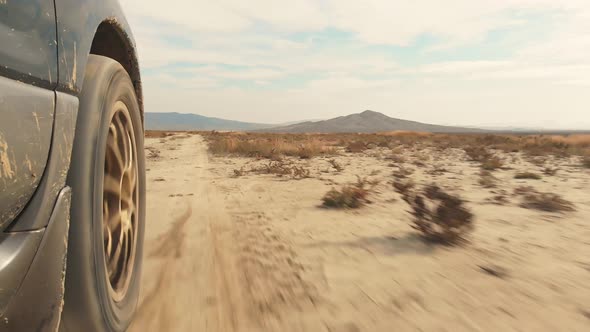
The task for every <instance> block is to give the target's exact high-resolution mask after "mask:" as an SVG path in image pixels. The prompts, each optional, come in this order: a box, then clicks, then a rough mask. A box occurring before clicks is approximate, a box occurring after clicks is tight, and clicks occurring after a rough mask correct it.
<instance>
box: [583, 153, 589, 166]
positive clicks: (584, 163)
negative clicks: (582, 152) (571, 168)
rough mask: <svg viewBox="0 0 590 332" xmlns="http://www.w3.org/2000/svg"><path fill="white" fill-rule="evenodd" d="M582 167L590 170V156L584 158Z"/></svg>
mask: <svg viewBox="0 0 590 332" xmlns="http://www.w3.org/2000/svg"><path fill="white" fill-rule="evenodd" d="M582 166H584V167H586V168H590V156H586V157H584V158H582Z"/></svg>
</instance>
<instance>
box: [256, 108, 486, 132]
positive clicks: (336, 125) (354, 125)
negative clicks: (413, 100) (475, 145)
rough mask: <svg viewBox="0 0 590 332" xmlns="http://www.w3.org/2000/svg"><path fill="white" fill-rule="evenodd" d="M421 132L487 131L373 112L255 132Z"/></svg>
mask: <svg viewBox="0 0 590 332" xmlns="http://www.w3.org/2000/svg"><path fill="white" fill-rule="evenodd" d="M398 130H402V131H422V132H433V133H481V132H487V130H483V129H477V128H462V127H449V126H439V125H432V124H427V123H421V122H415V121H409V120H401V119H396V118H391V117H388V116H387V115H385V114H382V113H379V112H373V111H364V112H362V113H357V114H350V115H346V116H339V117H337V118H333V119H329V120H323V121H307V122H301V123H296V124H292V125H288V126H280V127H272V128H263V129H260V130H257V131H264V132H276V133H374V132H383V131H398Z"/></svg>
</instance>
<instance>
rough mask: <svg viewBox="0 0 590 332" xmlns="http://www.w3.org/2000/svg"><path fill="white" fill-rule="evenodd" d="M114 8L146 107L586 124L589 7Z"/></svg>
mask: <svg viewBox="0 0 590 332" xmlns="http://www.w3.org/2000/svg"><path fill="white" fill-rule="evenodd" d="M122 4H123V6H124V8H125V10H126V13H127V15H128V18H129V21H130V23H131V25H132V27H133V30H134V33H135V36H136V40H137V43H138V48H139V56H140V63H141V66H142V70H143V81H144V84H145V86H146V97H145V100H146V109H148V111H149V110H153V111H166V110H175V111H184V112H196V113H202V114H205V115H212V116H219V117H228V118H234V119H239V120H246V121H259V122H273V121H274V120H275V119H276V121H274V122H283V121H287V120H297V119H300V118H326V117H329V116H337V115H342V114H346V113H350V112H357V111H361V110H364V109H367V108H371V109H374V110H377V111H383V112H385V113H388V114H390V115H393V116H400V117H405V118H408V119H414V120H421V121H430V122H438V123H443V122H445V123H453V124H461V125H468V124H481V123H491V122H494V121H497V120H498V119H503V120H504V121H505V122H506V123H509V122H510V123H511V124H515V125H517V124H521V125H526V124H527V123H531V124H532V123H536V124H537V125H542V124H544V123H547V124H549V125H551V126H566V125H567V126H574V125H577V126H579V125H584V124H585V125H587V126H589V127H590V123H588V122H589V120H585V119H586V118H587V115H586V110H587V109H588V107H590V101H588V100H587V98H584V96H585V94H586V92H585V89H587V87H588V85H589V83H590V80H589V79H588V77H590V58H589V57H588V54H590V2H588V1H587V0H583V1H582V0H568V1H561V2H556V1H554V0H482V1H473V0H447V1H429V0H415V1H412V2H400V1H388V0H365V1H356V0H315V1H314V0H299V1H277V0H251V1H242V0H218V1H205V0H193V1H188V0H169V1H167V2H166V5H165V6H164V5H162V3H161V2H155V1H145V0H144V1H139V0H122ZM558 115H559V118H560V120H559V121H549V119H551V118H556V117H558ZM584 121H586V122H584Z"/></svg>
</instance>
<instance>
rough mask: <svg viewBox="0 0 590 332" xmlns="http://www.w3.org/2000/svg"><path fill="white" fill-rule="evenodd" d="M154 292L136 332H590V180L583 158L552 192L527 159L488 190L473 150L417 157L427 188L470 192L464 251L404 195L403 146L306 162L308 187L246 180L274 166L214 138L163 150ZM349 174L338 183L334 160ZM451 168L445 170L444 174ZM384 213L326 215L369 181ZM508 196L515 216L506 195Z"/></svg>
mask: <svg viewBox="0 0 590 332" xmlns="http://www.w3.org/2000/svg"><path fill="white" fill-rule="evenodd" d="M146 146H147V148H148V149H149V150H150V151H152V152H157V153H151V154H150V153H148V154H150V155H151V156H150V157H149V158H148V165H147V168H148V172H147V178H148V196H147V204H148V206H147V230H146V241H145V250H144V266H143V275H142V292H141V299H140V303H139V306H138V313H137V316H136V319H135V321H134V323H133V325H132V326H131V328H130V331H286V332H288V331H343V332H344V331H346V332H353V331H590V282H589V281H590V170H588V169H583V168H580V167H579V166H578V163H577V161H576V160H575V158H570V159H559V160H558V159H555V160H554V159H550V160H549V161H547V163H549V164H550V165H553V166H554V167H556V168H558V169H559V170H558V172H557V174H555V175H553V176H545V175H543V177H542V179H541V180H516V179H514V178H513V177H514V174H516V172H519V171H523V170H529V171H531V170H532V171H535V172H537V173H539V174H542V173H541V169H542V168H541V167H539V166H535V165H533V164H531V163H529V162H528V161H527V160H525V158H523V157H522V156H520V155H518V154H516V153H515V154H510V155H506V156H504V158H505V159H506V160H508V161H509V162H508V163H507V166H509V167H508V168H507V169H503V170H498V171H496V172H494V176H496V177H497V178H498V179H499V182H498V184H499V185H498V187H497V188H493V189H486V188H483V187H482V186H481V185H479V184H478V179H479V175H478V173H479V168H478V165H477V164H475V163H473V162H470V161H467V160H466V159H465V157H464V154H463V152H462V151H460V150H447V151H446V152H444V153H441V152H436V151H428V150H426V151H412V150H407V151H401V152H400V155H401V156H402V157H403V159H404V162H403V165H404V167H406V168H412V169H413V170H414V173H413V174H412V175H410V177H411V178H412V179H413V180H414V181H415V182H417V183H418V184H427V183H431V182H436V183H438V184H439V185H441V186H442V187H444V188H446V189H448V190H450V191H452V192H454V193H457V194H459V195H460V196H461V197H463V198H464V199H465V200H466V201H467V206H468V207H469V208H470V209H471V210H472V212H473V213H474V214H475V218H476V219H475V225H476V227H475V230H474V232H473V233H472V234H471V235H470V236H469V237H468V239H469V242H468V243H466V244H464V245H462V246H454V247H449V246H441V245H432V244H428V243H426V242H424V241H423V240H422V239H421V238H420V237H419V234H418V233H416V231H415V230H414V229H412V228H411V226H410V220H411V216H410V215H409V214H408V213H407V210H408V206H407V204H406V203H405V202H403V200H401V198H400V196H399V195H398V194H397V193H395V192H394V191H393V189H392V185H391V181H392V180H393V177H392V175H391V174H392V171H394V170H396V169H397V166H398V165H399V164H400V163H399V162H394V161H392V160H390V159H389V158H388V157H389V156H390V155H391V153H390V152H388V150H385V149H380V148H375V149H371V150H368V151H366V152H364V153H360V154H346V153H344V154H342V155H340V156H337V157H317V158H313V159H310V160H298V159H291V160H290V162H293V163H296V164H298V165H301V166H304V167H306V168H308V169H310V176H311V177H310V178H305V179H300V180H294V179H291V178H289V177H278V176H276V175H272V174H256V173H253V172H245V175H242V176H235V173H234V170H239V169H243V170H249V169H252V168H255V167H257V166H260V165H262V164H264V163H267V161H262V160H254V159H251V158H237V157H212V156H210V155H208V153H207V146H206V143H205V141H204V139H203V138H202V137H201V136H198V135H193V136H191V135H186V134H178V135H176V136H172V137H168V138H150V139H147V140H146ZM158 154H159V156H158ZM329 159H335V160H336V161H337V162H338V163H339V164H341V165H342V167H343V170H342V171H341V172H338V171H336V170H335V169H334V168H333V167H332V166H331V165H330V163H329V162H328V160H329ZM437 166H438V168H439V169H442V168H444V169H445V171H444V172H439V173H440V174H439V173H436V172H433V171H432V170H433V169H434V168H435V167H437ZM357 175H359V176H361V177H367V178H368V179H370V180H375V181H379V184H378V185H377V186H376V187H375V188H374V190H375V192H374V193H372V194H371V196H370V200H371V201H372V203H371V204H369V205H367V206H365V207H363V208H361V209H357V210H331V209H324V208H321V207H320V204H321V198H322V196H323V195H324V194H325V193H326V192H327V191H328V190H330V189H331V188H332V187H335V188H339V187H340V186H341V185H343V184H346V183H350V182H354V181H355V180H356V176H357ZM522 185H530V186H533V187H535V188H536V189H537V190H540V191H545V192H554V193H559V194H560V195H562V196H563V197H564V198H565V199H567V200H569V201H571V202H573V203H574V204H575V207H576V211H575V212H565V213H549V212H543V211H537V210H531V209H526V208H522V207H520V206H519V204H520V202H521V198H520V197H518V196H516V195H513V194H512V193H513V190H514V188H516V187H518V186H522ZM498 194H500V195H503V196H505V198H506V199H507V200H508V202H507V203H504V204H503V205H498V204H493V203H492V202H491V201H490V199H491V198H492V197H494V196H496V195H498Z"/></svg>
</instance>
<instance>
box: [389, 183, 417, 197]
mask: <svg viewBox="0 0 590 332" xmlns="http://www.w3.org/2000/svg"><path fill="white" fill-rule="evenodd" d="M415 186H416V184H415V183H414V182H413V181H412V180H407V181H393V188H394V190H395V192H397V193H398V194H400V195H402V197H404V198H406V197H408V195H409V194H410V192H411V190H412V189H414V187H415Z"/></svg>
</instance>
